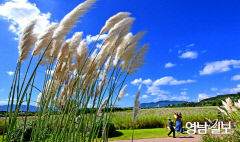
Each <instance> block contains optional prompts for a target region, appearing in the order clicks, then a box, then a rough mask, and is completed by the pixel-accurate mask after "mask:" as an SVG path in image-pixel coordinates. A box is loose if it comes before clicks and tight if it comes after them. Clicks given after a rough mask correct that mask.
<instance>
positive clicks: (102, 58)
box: [96, 46, 110, 67]
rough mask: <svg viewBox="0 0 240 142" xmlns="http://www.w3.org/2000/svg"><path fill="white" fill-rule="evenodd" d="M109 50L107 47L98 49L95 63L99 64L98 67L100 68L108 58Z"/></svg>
mask: <svg viewBox="0 0 240 142" xmlns="http://www.w3.org/2000/svg"><path fill="white" fill-rule="evenodd" d="M109 54H110V53H109V50H108V47H107V46H104V47H102V48H101V49H100V51H99V53H98V56H97V59H96V60H97V61H98V64H99V67H102V66H103V65H104V63H105V61H106V59H107V57H108V56H109Z"/></svg>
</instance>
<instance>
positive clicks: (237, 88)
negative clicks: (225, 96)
mask: <svg viewBox="0 0 240 142" xmlns="http://www.w3.org/2000/svg"><path fill="white" fill-rule="evenodd" d="M239 92H240V84H238V85H237V87H236V88H232V89H230V93H239Z"/></svg>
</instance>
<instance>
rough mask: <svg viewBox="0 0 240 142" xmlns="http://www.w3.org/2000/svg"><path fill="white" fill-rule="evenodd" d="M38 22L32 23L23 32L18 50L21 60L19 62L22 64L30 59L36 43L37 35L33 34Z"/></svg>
mask: <svg viewBox="0 0 240 142" xmlns="http://www.w3.org/2000/svg"><path fill="white" fill-rule="evenodd" d="M36 22H37V20H33V21H31V22H30V23H29V24H28V25H27V26H26V27H25V28H24V30H23V32H22V34H21V36H20V40H19V45H18V50H19V58H18V62H22V61H23V60H25V59H26V58H27V57H28V54H29V52H30V50H31V49H32V46H33V44H34V43H35V41H36V35H35V34H34V33H33V29H34V26H35V25H36Z"/></svg>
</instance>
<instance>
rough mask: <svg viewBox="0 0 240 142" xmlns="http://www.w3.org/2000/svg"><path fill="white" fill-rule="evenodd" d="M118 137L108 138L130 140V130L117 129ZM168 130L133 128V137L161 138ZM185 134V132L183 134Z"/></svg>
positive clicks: (165, 135)
mask: <svg viewBox="0 0 240 142" xmlns="http://www.w3.org/2000/svg"><path fill="white" fill-rule="evenodd" d="M117 132H118V133H119V134H121V135H120V136H118V137H112V138H109V139H108V140H109V141H113V140H130V139H132V130H117ZM168 132H169V130H168V129H166V128H154V129H135V130H134V137H133V138H134V139H148V138H163V137H168V136H167V134H168ZM171 135H172V134H171ZM183 135H186V134H183Z"/></svg>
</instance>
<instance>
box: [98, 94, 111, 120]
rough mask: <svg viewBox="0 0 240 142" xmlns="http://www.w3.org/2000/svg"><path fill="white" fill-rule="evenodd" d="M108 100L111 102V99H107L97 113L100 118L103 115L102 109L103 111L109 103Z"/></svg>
mask: <svg viewBox="0 0 240 142" xmlns="http://www.w3.org/2000/svg"><path fill="white" fill-rule="evenodd" d="M108 100H109V98H106V99H105V100H104V101H103V103H102V104H101V106H100V107H99V109H98V112H97V116H98V117H101V115H102V109H103V107H104V106H105V105H106V104H107V103H108Z"/></svg>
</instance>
